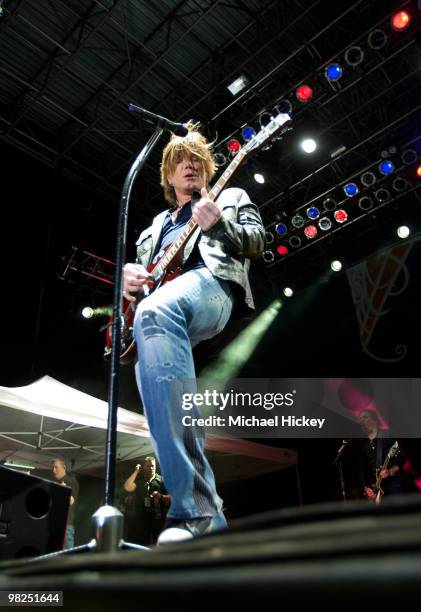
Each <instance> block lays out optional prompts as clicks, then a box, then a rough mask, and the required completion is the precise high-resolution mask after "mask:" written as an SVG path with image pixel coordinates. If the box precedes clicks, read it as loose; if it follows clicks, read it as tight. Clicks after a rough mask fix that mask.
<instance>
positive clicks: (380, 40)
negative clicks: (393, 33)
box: [367, 30, 387, 51]
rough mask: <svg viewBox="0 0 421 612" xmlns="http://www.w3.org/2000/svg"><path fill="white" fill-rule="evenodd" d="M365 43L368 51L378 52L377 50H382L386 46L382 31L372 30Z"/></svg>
mask: <svg viewBox="0 0 421 612" xmlns="http://www.w3.org/2000/svg"><path fill="white" fill-rule="evenodd" d="M367 42H368V46H369V47H370V49H374V51H379V49H383V47H384V46H385V45H386V43H387V36H386V34H385V32H383V30H373V31H372V32H370V34H369V35H368V38H367Z"/></svg>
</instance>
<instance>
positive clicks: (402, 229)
mask: <svg viewBox="0 0 421 612" xmlns="http://www.w3.org/2000/svg"><path fill="white" fill-rule="evenodd" d="M396 233H397V235H398V236H399V238H408V236H409V234H410V233H411V230H410V229H409V227H408V226H407V225H400V226H399V227H398V229H397V231H396Z"/></svg>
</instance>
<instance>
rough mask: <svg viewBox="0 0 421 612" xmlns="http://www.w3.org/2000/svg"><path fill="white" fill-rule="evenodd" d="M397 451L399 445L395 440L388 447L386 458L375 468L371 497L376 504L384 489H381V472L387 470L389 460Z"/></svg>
mask: <svg viewBox="0 0 421 612" xmlns="http://www.w3.org/2000/svg"><path fill="white" fill-rule="evenodd" d="M398 451H399V446H398V441H396V442H394V444H392V446H391V447H390V449H389V452H388V453H387V456H386V459H385V460H384V463H383V465H382V466H381V467H379V468H378V469H377V476H376V482H375V483H374V485H373V487H372V489H373V492H374V493H375V497H374V498H373V501H374V502H375V503H376V504H377V505H379V504H380V502H381V499H382V497H383V495H384V491H383V489H382V481H383V477H382V476H381V473H382V471H383V470H387V469H388V466H389V464H390V461H391V460H392V459H393V457H394V456H395V455H396V453H397V452H398Z"/></svg>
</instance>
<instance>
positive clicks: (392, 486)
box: [359, 410, 405, 503]
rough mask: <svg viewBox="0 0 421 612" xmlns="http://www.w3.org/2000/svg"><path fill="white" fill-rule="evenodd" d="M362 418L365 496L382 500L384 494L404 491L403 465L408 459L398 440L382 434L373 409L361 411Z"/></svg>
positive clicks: (362, 468) (362, 476)
mask: <svg viewBox="0 0 421 612" xmlns="http://www.w3.org/2000/svg"><path fill="white" fill-rule="evenodd" d="M359 421H360V423H361V425H362V427H363V429H364V431H365V433H366V435H367V440H365V441H364V442H363V445H362V447H361V479H362V482H363V489H364V495H365V496H366V497H367V498H368V499H369V500H371V501H375V502H376V503H380V501H381V498H382V496H383V495H384V494H385V495H396V494H398V493H402V492H403V491H404V487H403V482H402V467H403V464H404V463H405V459H404V458H403V456H402V453H401V452H400V450H399V446H398V443H397V442H396V441H395V440H393V439H389V438H382V437H381V436H380V435H379V434H380V433H381V431H380V423H379V420H378V418H377V416H376V415H375V413H374V412H371V411H369V410H362V411H361V412H360V414H359Z"/></svg>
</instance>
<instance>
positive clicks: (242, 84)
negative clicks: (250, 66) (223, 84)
mask: <svg viewBox="0 0 421 612" xmlns="http://www.w3.org/2000/svg"><path fill="white" fill-rule="evenodd" d="M248 85H250V79H249V78H248V77H246V75H245V74H241V75H240V76H239V77H238V78H237V79H235V81H233V82H232V83H230V84H229V85H227V89H228V90H229V91H230V92H231V94H232V95H233V96H236V95H237V94H239V93H240V91H243V89H245V88H246V87H247V86H248Z"/></svg>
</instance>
